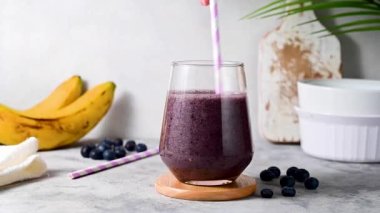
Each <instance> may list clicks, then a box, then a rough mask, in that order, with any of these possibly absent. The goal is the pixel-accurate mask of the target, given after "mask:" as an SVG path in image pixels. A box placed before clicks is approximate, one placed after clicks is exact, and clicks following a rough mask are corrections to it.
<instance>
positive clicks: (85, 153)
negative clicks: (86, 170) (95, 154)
mask: <svg viewBox="0 0 380 213" xmlns="http://www.w3.org/2000/svg"><path fill="white" fill-rule="evenodd" d="M93 149H95V146H94V145H92V144H91V145H83V146H82V148H81V149H80V153H81V155H82V156H83V157H84V158H88V157H90V152H91V150H93Z"/></svg>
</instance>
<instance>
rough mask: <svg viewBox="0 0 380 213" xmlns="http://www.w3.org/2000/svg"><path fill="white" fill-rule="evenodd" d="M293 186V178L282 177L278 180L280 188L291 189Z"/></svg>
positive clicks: (294, 182)
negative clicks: (286, 187)
mask: <svg viewBox="0 0 380 213" xmlns="http://www.w3.org/2000/svg"><path fill="white" fill-rule="evenodd" d="M294 184H296V181H295V180H294V177H292V176H284V177H282V178H281V179H280V185H281V187H284V186H288V187H293V186H294Z"/></svg>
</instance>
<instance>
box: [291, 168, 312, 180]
mask: <svg viewBox="0 0 380 213" xmlns="http://www.w3.org/2000/svg"><path fill="white" fill-rule="evenodd" d="M308 177H310V174H309V172H308V171H307V170H306V169H297V171H296V173H295V174H294V178H295V179H296V181H299V182H304V181H305V180H306V179H307V178H308Z"/></svg>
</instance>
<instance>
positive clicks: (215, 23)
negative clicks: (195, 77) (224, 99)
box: [210, 0, 223, 94]
mask: <svg viewBox="0 0 380 213" xmlns="http://www.w3.org/2000/svg"><path fill="white" fill-rule="evenodd" d="M210 14H211V36H212V50H213V51H212V53H213V58H214V70H215V92H216V94H220V92H221V91H222V88H223V85H222V82H221V80H220V72H221V71H220V70H221V68H222V54H221V50H220V32H219V11H218V3H217V0H210Z"/></svg>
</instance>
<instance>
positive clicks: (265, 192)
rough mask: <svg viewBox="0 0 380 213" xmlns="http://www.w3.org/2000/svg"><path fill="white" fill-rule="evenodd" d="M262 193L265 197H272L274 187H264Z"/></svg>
mask: <svg viewBox="0 0 380 213" xmlns="http://www.w3.org/2000/svg"><path fill="white" fill-rule="evenodd" d="M260 194H261V197H263V198H272V197H273V191H272V189H262V190H261V192H260Z"/></svg>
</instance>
